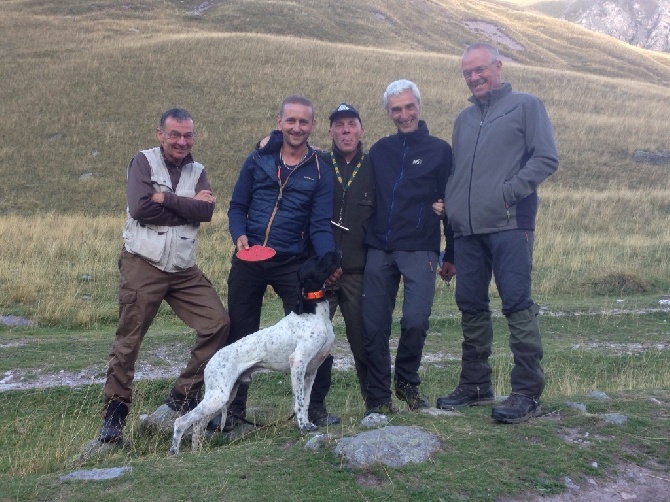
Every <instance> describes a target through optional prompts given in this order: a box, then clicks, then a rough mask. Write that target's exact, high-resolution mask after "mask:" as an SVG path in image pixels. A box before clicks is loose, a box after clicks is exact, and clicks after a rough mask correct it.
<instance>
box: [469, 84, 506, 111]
mask: <svg viewBox="0 0 670 502" xmlns="http://www.w3.org/2000/svg"><path fill="white" fill-rule="evenodd" d="M511 92H512V84H510V83H509V82H503V83H502V85H501V86H500V87H498V88H497V89H491V90H490V91H489V92H487V93H486V95H487V96H488V101H487V102H486V103H482V102H481V101H479V99H477V98H476V97H474V96H470V97H469V98H468V101H470V102H471V103H474V104H475V105H477V106H478V107H480V108H483V107H486V106H490V105H492V104H493V103H495V102H496V101H500V100H501V99H502V98H503V97H505V96H507V95H508V94H510V93H511Z"/></svg>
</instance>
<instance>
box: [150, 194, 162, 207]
mask: <svg viewBox="0 0 670 502" xmlns="http://www.w3.org/2000/svg"><path fill="white" fill-rule="evenodd" d="M151 202H155V203H157V204H163V202H165V194H164V193H163V192H154V193H152V194H151Z"/></svg>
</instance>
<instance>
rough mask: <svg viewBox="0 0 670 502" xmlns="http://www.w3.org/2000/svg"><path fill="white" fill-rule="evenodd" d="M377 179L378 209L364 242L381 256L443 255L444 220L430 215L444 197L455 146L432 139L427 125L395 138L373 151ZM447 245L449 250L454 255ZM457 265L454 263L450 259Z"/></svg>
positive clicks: (374, 172) (420, 125)
mask: <svg viewBox="0 0 670 502" xmlns="http://www.w3.org/2000/svg"><path fill="white" fill-rule="evenodd" d="M369 155H370V164H371V166H372V172H373V174H374V179H375V187H376V210H375V213H374V215H373V217H372V219H371V220H370V223H369V224H368V230H367V234H366V237H365V243H366V244H367V245H368V246H371V247H373V248H377V249H381V250H383V251H435V252H437V253H439V252H440V242H441V238H442V234H441V231H440V222H441V221H444V225H445V235H447V234H449V233H450V232H448V229H447V227H448V223H447V222H446V220H443V218H440V217H439V216H437V215H436V214H435V213H434V212H433V210H432V207H431V206H432V204H433V202H436V201H437V200H438V199H441V198H442V197H443V196H444V190H445V186H446V183H447V178H448V176H449V173H450V171H451V146H449V143H447V142H446V141H444V140H442V139H440V138H436V137H435V136H431V135H430V134H429V133H428V126H427V125H426V123H425V122H424V121H423V120H420V121H419V128H418V129H417V130H416V131H414V132H412V133H409V134H404V133H400V132H398V133H396V134H393V135H391V136H387V137H385V138H382V139H380V140H379V141H377V142H376V143H375V144H374V145H372V148H370V153H369ZM450 244H451V243H450V242H448V243H447V251H448V252H451V251H452V249H453V248H452V246H451V245H450ZM452 262H453V260H452Z"/></svg>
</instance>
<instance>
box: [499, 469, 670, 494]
mask: <svg viewBox="0 0 670 502" xmlns="http://www.w3.org/2000/svg"><path fill="white" fill-rule="evenodd" d="M564 483H565V485H566V487H567V490H566V491H565V492H564V493H561V494H560V495H549V496H546V495H538V494H532V495H529V494H519V495H515V496H514V497H504V498H500V499H498V501H497V502H540V501H542V502H584V501H588V502H613V501H617V500H636V501H640V502H667V501H668V494H670V476H669V475H668V474H667V473H666V472H664V471H663V470H661V469H657V468H656V466H651V467H650V468H647V467H640V466H639V465H633V464H620V465H618V466H617V467H616V468H615V469H613V470H612V472H611V473H607V474H606V476H605V477H604V478H592V477H585V478H584V479H583V480H579V481H574V480H572V479H570V478H565V479H564Z"/></svg>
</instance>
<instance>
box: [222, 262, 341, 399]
mask: <svg viewBox="0 0 670 502" xmlns="http://www.w3.org/2000/svg"><path fill="white" fill-rule="evenodd" d="M305 259H306V257H304V256H288V257H287V256H274V257H272V258H270V259H269V260H265V261H261V262H246V261H242V260H240V259H238V258H237V256H235V255H233V258H232V263H231V268H230V274H229V275H228V314H229V315H230V334H229V335H228V340H227V341H226V345H230V344H231V343H234V342H236V341H237V340H240V339H242V338H244V337H245V336H247V335H249V334H251V333H254V332H256V331H258V329H259V328H260V323H261V309H262V307H263V296H264V295H265V291H266V289H267V287H268V286H271V287H272V289H273V290H274V291H275V293H277V295H278V296H279V298H281V300H282V304H283V307H284V314H285V315H286V314H288V313H289V312H291V311H294V310H295V309H296V308H297V306H298V302H299V301H300V294H301V292H300V284H299V282H298V270H299V269H300V265H302V263H303V261H305ZM332 366H333V356H328V358H327V359H326V360H325V361H324V362H323V363H322V364H321V366H320V367H319V370H318V371H317V373H316V379H315V380H314V385H313V386H312V393H311V395H310V408H311V407H313V406H319V405H322V404H324V402H325V399H326V394H328V391H329V390H330V383H331V370H332ZM246 390H247V389H246V388H243V386H240V389H239V390H238V393H237V396H236V398H235V399H234V400H233V402H232V403H231V406H234V407H242V408H243V407H245V405H246Z"/></svg>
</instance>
